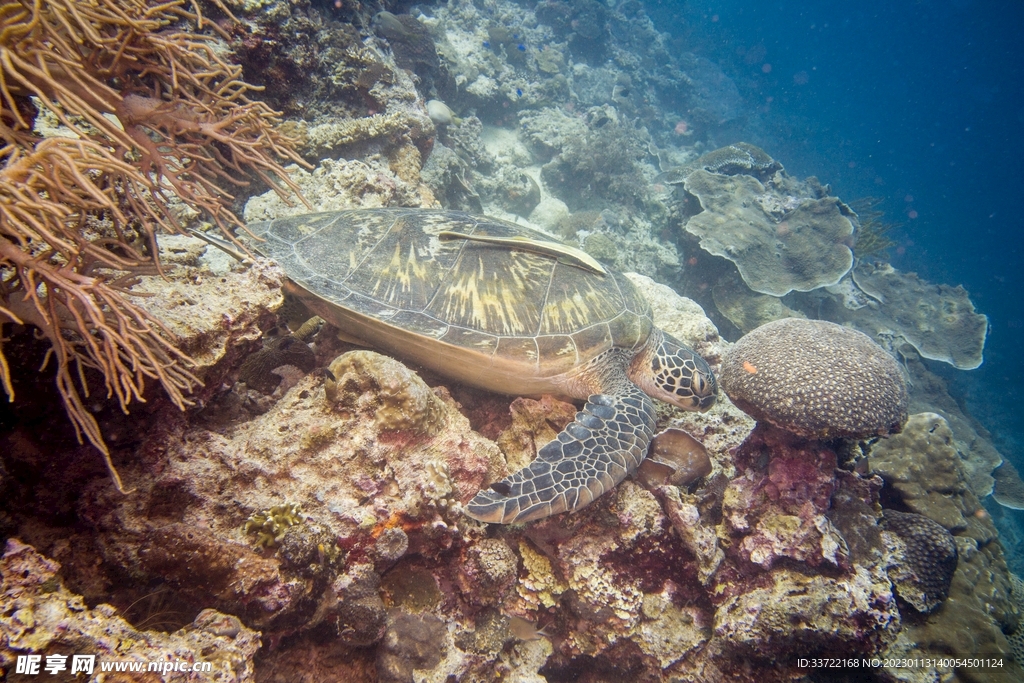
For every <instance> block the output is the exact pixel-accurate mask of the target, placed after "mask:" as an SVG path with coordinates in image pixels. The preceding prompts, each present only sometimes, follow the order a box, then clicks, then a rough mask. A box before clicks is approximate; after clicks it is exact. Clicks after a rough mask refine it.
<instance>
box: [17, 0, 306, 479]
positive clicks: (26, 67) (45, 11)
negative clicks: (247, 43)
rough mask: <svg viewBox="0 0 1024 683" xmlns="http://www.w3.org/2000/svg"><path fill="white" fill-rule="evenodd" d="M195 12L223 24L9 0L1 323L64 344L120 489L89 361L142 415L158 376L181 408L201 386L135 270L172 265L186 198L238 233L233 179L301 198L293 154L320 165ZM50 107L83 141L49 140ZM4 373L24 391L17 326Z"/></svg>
mask: <svg viewBox="0 0 1024 683" xmlns="http://www.w3.org/2000/svg"><path fill="white" fill-rule="evenodd" d="M225 11H226V10H225ZM228 14H229V16H230V13H228ZM186 23H191V24H193V25H195V26H196V27H198V30H202V29H203V28H204V27H207V26H208V27H210V28H212V29H214V30H216V31H218V32H220V31H221V29H219V28H218V27H217V26H216V25H215V24H212V23H211V22H209V21H207V20H205V19H204V18H203V17H202V15H201V14H200V12H199V8H198V6H196V5H195V4H193V5H192V11H189V10H188V9H186V8H185V7H184V6H183V0H171V1H170V2H164V3H158V2H154V1H153V0H86V1H84V2H83V1H81V0H54V1H53V2H46V3H43V2H41V0H0V27H2V28H0V164H2V165H0V322H3V323H7V322H10V323H18V324H23V323H24V324H31V325H34V326H35V327H37V328H38V329H39V330H40V331H41V333H42V334H43V335H45V337H46V338H47V340H48V341H49V342H50V344H51V349H50V351H49V352H48V353H47V355H46V361H44V365H45V364H46V362H48V361H49V360H50V357H51V356H53V357H54V359H55V360H56V363H57V387H58V389H59V391H60V395H61V397H62V399H63V401H64V406H65V409H66V410H67V413H68V416H69V417H70V419H71V421H72V423H73V424H74V427H75V431H76V433H77V434H78V437H79V440H81V438H82V436H83V435H84V436H85V437H86V438H88V440H89V441H90V442H91V443H92V444H93V445H95V446H96V448H98V449H99V450H100V451H101V452H102V453H103V454H104V457H105V458H106V460H107V465H108V467H109V468H110V471H111V473H112V475H113V477H114V480H115V482H116V483H117V485H118V488H121V482H120V480H119V478H118V477H117V473H116V472H115V471H114V468H113V466H112V465H111V462H110V456H109V451H108V449H107V447H106V445H105V443H104V441H103V437H102V435H101V433H100V429H99V426H98V424H97V423H96V420H95V419H94V418H93V417H92V415H90V413H89V411H88V410H87V409H86V408H85V406H84V403H83V399H84V398H87V397H88V395H89V390H88V383H87V381H86V368H91V369H94V370H98V371H99V372H100V373H101V374H102V375H103V377H104V379H105V382H106V390H107V395H108V397H116V398H117V399H118V401H119V402H120V405H121V408H122V409H123V410H125V411H126V412H127V406H128V404H129V403H130V402H131V401H132V400H142V394H143V391H144V389H145V381H146V379H147V378H150V379H155V380H157V381H159V382H160V384H161V385H163V387H164V389H165V390H166V391H167V394H168V396H169V397H170V399H171V400H172V401H173V402H174V403H175V404H176V405H177V406H178V407H179V408H184V406H185V405H186V403H187V399H186V398H185V395H186V394H187V393H188V392H189V391H191V389H192V388H193V387H195V386H196V385H197V384H198V383H199V379H198V378H197V377H196V376H195V375H193V374H192V373H191V372H190V371H189V368H190V366H191V360H190V359H189V357H188V356H187V355H186V354H184V353H182V352H181V351H180V350H179V349H177V348H176V347H175V340H174V338H173V335H172V334H171V333H170V332H169V330H168V329H167V328H166V327H165V326H164V325H162V324H161V323H160V321H158V320H156V319H154V318H153V317H152V316H151V315H149V314H148V313H147V311H146V310H145V308H144V307H142V306H139V305H137V304H136V303H134V302H132V301H131V300H130V299H129V298H127V297H126V296H125V293H126V288H127V287H128V286H129V285H130V283H131V278H132V277H133V276H135V275H139V274H142V273H146V272H155V271H158V270H160V264H159V261H158V256H157V254H158V252H157V249H156V233H157V231H158V230H159V229H164V230H167V231H171V232H181V231H182V226H181V225H180V224H179V221H178V219H177V218H176V217H175V215H174V213H173V212H172V210H171V208H170V200H171V198H172V197H177V198H178V199H180V200H182V201H183V202H184V203H185V204H186V205H188V206H190V207H192V208H193V209H197V210H199V211H200V212H202V213H204V214H206V215H207V216H208V217H209V218H210V219H211V220H212V222H213V223H214V224H216V225H217V226H218V228H220V230H221V231H222V232H224V234H225V235H227V236H228V237H231V238H232V239H234V238H233V237H232V236H231V234H230V229H231V228H232V227H233V226H238V225H241V221H240V220H239V219H238V217H237V216H235V214H234V213H233V212H232V211H231V209H230V205H231V202H232V200H233V199H234V197H233V196H232V195H231V194H230V193H229V192H228V191H226V190H225V189H224V186H228V187H243V186H245V185H247V184H248V183H249V179H250V178H251V176H253V175H255V176H257V177H259V178H260V179H262V180H263V182H265V183H267V184H268V185H270V186H271V187H272V188H274V189H275V190H276V191H277V192H278V193H279V194H281V195H282V197H285V198H288V197H290V196H291V195H292V194H294V195H296V196H298V197H299V198H300V199H301V194H300V193H299V191H298V186H296V185H295V184H294V182H292V181H291V180H290V179H289V178H288V176H287V175H286V174H285V173H284V171H283V170H282V168H281V166H280V164H279V160H291V161H294V162H296V163H299V164H302V165H307V164H305V162H304V161H303V160H302V159H301V158H300V157H298V156H297V155H296V153H295V152H294V151H293V150H292V148H291V147H292V144H293V140H291V139H290V138H288V137H286V136H285V135H283V134H282V133H280V132H279V131H278V130H276V129H275V125H276V124H277V123H278V122H279V118H278V116H279V115H278V113H277V112H274V111H273V110H271V109H270V108H268V107H267V106H266V105H265V104H263V103H262V102H258V101H254V100H252V99H250V97H249V93H250V91H253V90H258V88H256V87H254V86H251V85H248V84H246V83H244V82H243V81H241V80H240V76H241V67H238V66H235V65H232V64H230V63H228V62H227V61H225V60H224V58H223V57H222V56H221V54H220V53H219V52H218V49H217V45H216V41H215V39H214V38H211V37H209V36H203V35H198V34H196V33H190V32H187V31H185V30H182V29H180V28H177V27H178V26H183V25H185V24H186ZM44 112H46V113H49V114H52V115H53V116H55V117H56V118H57V119H58V120H59V121H60V123H61V124H63V126H64V127H66V128H67V132H66V133H65V134H66V135H70V137H51V138H46V139H42V138H41V137H40V136H39V135H38V134H37V133H36V132H35V130H34V125H35V123H36V119H37V117H39V116H40V115H42V114H43V113H44ZM303 201H305V200H303ZM0 380H2V382H3V387H4V390H5V391H6V392H7V395H8V397H9V399H11V400H13V399H14V390H13V386H12V382H11V376H10V367H9V363H8V360H7V358H6V357H5V356H4V350H3V338H2V336H0Z"/></svg>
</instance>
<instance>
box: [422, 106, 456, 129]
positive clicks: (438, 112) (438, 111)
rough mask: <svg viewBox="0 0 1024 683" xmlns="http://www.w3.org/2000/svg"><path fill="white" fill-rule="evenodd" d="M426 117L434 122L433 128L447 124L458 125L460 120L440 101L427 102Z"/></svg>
mask: <svg viewBox="0 0 1024 683" xmlns="http://www.w3.org/2000/svg"><path fill="white" fill-rule="evenodd" d="M426 109H427V116H429V117H430V120H431V121H433V122H434V125H435V126H446V125H448V124H449V123H455V124H459V123H461V122H462V121H461V119H459V117H457V116H456V115H455V112H453V111H452V110H451V108H450V107H449V106H448V105H447V104H445V103H444V102H442V101H441V100H427V104H426Z"/></svg>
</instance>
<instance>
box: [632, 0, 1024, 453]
mask: <svg viewBox="0 0 1024 683" xmlns="http://www.w3.org/2000/svg"><path fill="white" fill-rule="evenodd" d="M647 7H648V12H649V14H650V15H651V17H652V19H653V20H654V22H655V24H656V25H657V26H658V28H659V29H660V30H663V31H665V30H667V31H669V32H671V33H672V34H673V35H674V36H675V38H676V39H677V43H678V45H679V47H680V48H681V49H685V50H688V51H692V52H695V53H696V54H699V55H701V56H704V57H707V58H708V59H710V60H712V61H714V62H716V63H718V64H719V65H720V66H721V68H722V69H723V70H724V71H725V72H726V73H727V74H728V75H729V76H730V77H731V78H732V79H733V80H734V81H735V83H736V84H737V86H738V87H739V89H740V92H741V94H742V95H743V97H744V99H745V101H746V105H747V108H748V111H747V112H746V118H745V121H744V122H743V123H742V127H743V131H742V134H743V135H746V136H747V138H751V139H750V141H751V142H754V143H755V144H758V145H761V146H762V147H764V149H765V150H767V151H768V152H769V153H770V154H771V155H772V156H774V157H775V158H776V159H779V160H780V161H782V162H783V163H784V164H785V166H786V169H787V170H788V171H789V172H790V173H791V174H792V175H795V176H801V177H802V176H805V175H816V176H818V178H820V179H821V181H822V182H823V183H830V184H831V185H832V188H833V191H834V193H835V194H837V195H838V196H839V197H841V198H843V199H846V200H852V199H856V198H857V197H863V196H874V197H879V198H882V199H883V200H884V201H883V203H882V204H881V205H880V207H879V208H880V209H882V210H884V211H885V213H886V219H888V220H892V221H896V222H899V223H902V227H900V228H899V229H898V230H897V231H896V232H895V235H894V237H895V239H896V241H897V246H896V248H894V249H892V250H890V257H891V261H892V264H893V265H894V266H895V267H896V268H898V269H900V270H904V271H916V272H917V273H919V274H920V275H921V276H922V277H924V278H925V279H927V280H929V281H931V282H934V283H946V284H950V285H957V284H962V285H963V286H964V287H966V288H967V289H968V290H969V292H970V295H971V299H972V300H973V301H974V303H975V306H976V308H977V309H978V310H979V311H980V312H982V313H985V314H986V315H988V317H989V324H990V327H989V338H988V340H987V344H986V348H985V362H984V364H983V365H982V367H981V368H979V369H977V370H973V371H968V372H960V371H955V370H950V371H945V370H944V368H942V367H939V366H941V365H942V364H938V363H936V364H932V365H933V369H935V370H936V371H939V372H942V373H943V375H944V376H945V377H946V379H947V380H948V381H949V383H950V388H951V390H952V391H953V392H954V393H955V398H957V399H958V400H959V401H960V402H961V403H962V404H963V405H965V406H966V407H967V409H968V410H969V412H970V413H971V414H972V415H973V416H974V417H975V418H977V419H978V420H979V421H980V422H981V423H982V425H984V426H985V427H986V428H987V429H988V430H989V431H990V432H991V434H992V438H993V441H994V443H995V444H996V446H997V448H999V450H1000V451H1001V452H1002V453H1003V455H1004V456H1006V457H1009V458H1010V459H1011V460H1012V461H1013V462H1014V463H1015V464H1016V465H1017V467H1021V466H1022V465H1024V353H1022V350H1024V344H1022V341H1024V274H1022V270H1024V269H1022V265H1024V263H1022V257H1024V206H1022V202H1021V199H1022V197H1024V192H1022V187H1021V185H1022V180H1024V135H1022V130H1024V85H1022V84H1024V41H1022V40H1021V35H1022V33H1024V30H1022V29H1024V5H1022V4H1021V3H1020V2H1005V1H988V0H986V1H979V0H943V1H936V2H926V1H921V0H919V1H918V2H896V3H893V2H887V1H884V0H868V1H866V2H859V3H852V2H836V1H825V2H817V3H808V2H803V1H798V0H773V1H771V2H763V3H762V2H756V3H755V2H748V1H744V0H695V1H689V2H669V1H662V2H658V1H657V0H649V2H648V3H647ZM721 142H722V143H727V142H732V140H722V141H721Z"/></svg>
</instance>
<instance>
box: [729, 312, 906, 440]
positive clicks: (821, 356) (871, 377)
mask: <svg viewBox="0 0 1024 683" xmlns="http://www.w3.org/2000/svg"><path fill="white" fill-rule="evenodd" d="M721 381H722V386H723V388H724V390H725V392H726V393H727V394H728V395H729V398H730V399H732V401H733V403H735V404H736V405H737V406H739V407H740V408H741V409H742V410H744V411H745V412H747V413H749V414H751V415H753V416H754V418H755V419H757V420H766V421H768V422H770V423H771V424H773V425H776V426H777V427H781V428H782V429H786V430H788V431H791V432H793V433H795V434H798V435H800V436H803V437H807V438H817V439H825V438H837V437H841V438H853V439H863V438H867V437H870V436H877V435H885V434H891V433H893V432H898V431H899V430H900V428H901V427H902V426H903V423H904V422H906V419H907V402H908V398H907V387H906V383H905V381H904V379H903V374H902V372H901V371H900V367H899V365H897V363H896V361H895V360H894V359H893V358H892V357H891V356H889V355H888V354H887V353H885V351H883V350H882V349H881V348H880V347H879V346H878V345H877V344H875V343H874V342H872V341H871V340H870V339H869V338H867V337H866V336H865V335H863V334H861V333H860V332H857V331H855V330H851V329H848V328H845V327H841V326H840V325H836V324H834V323H829V322H824V321H821V320H804V319H800V318H787V319H784V320H777V321H775V322H771V323H768V324H767V325H762V326H761V327H759V328H757V329H755V330H754V331H752V332H749V333H747V334H746V335H744V336H743V337H742V338H741V339H740V340H739V341H738V342H736V344H735V345H734V346H733V347H732V348H731V349H730V350H729V352H728V353H727V354H726V356H725V359H724V361H723V363H722V372H721Z"/></svg>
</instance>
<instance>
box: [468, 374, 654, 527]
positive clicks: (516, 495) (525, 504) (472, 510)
mask: <svg viewBox="0 0 1024 683" xmlns="http://www.w3.org/2000/svg"><path fill="white" fill-rule="evenodd" d="M617 374H619V375H621V377H618V378H615V379H616V380H617V381H614V382H612V384H613V385H614V393H602V394H594V395H592V396H591V397H590V398H589V399H587V404H586V405H585V406H584V407H583V410H582V411H580V412H578V413H576V419H575V420H573V421H572V422H571V423H570V424H569V425H567V426H566V428H565V429H564V430H562V432H561V433H560V434H559V435H558V438H556V439H555V440H554V441H552V442H550V443H548V444H547V445H546V446H544V447H543V448H541V449H540V451H538V453H537V458H536V459H535V460H534V461H533V462H531V463H530V464H529V465H528V466H527V467H524V468H523V469H521V470H519V471H518V472H516V473H515V474H512V475H510V476H508V477H505V478H504V479H502V480H501V481H500V482H497V483H495V484H492V485H491V488H490V489H484V490H482V491H480V492H479V493H477V494H476V496H475V497H474V498H473V500H471V501H469V504H468V505H467V506H466V514H468V515H469V516H470V517H472V518H473V519H478V520H480V521H481V522H491V523H495V524H513V523H520V522H529V521H533V520H536V519H543V518H544V517H549V516H551V515H554V514H558V513H559V512H566V511H574V510H578V509H580V508H582V507H583V506H585V505H587V504H588V503H590V502H591V501H593V500H594V499H596V498H597V497H598V496H600V495H601V494H602V493H605V492H606V491H609V490H611V489H612V488H613V487H615V485H616V484H618V483H619V482H621V481H622V480H623V479H625V478H626V475H628V474H629V473H631V472H633V470H635V469H636V468H637V467H638V466H639V465H640V463H641V462H642V461H643V459H644V457H645V456H646V455H647V447H648V446H649V445H650V443H651V439H652V438H653V436H654V426H655V415H654V404H653V403H652V402H651V399H650V398H648V396H647V394H645V393H644V392H643V391H641V390H640V389H639V388H638V387H637V386H636V385H635V384H633V383H632V382H630V381H629V380H628V379H627V378H626V376H625V374H624V373H621V372H620V373H617Z"/></svg>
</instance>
